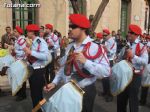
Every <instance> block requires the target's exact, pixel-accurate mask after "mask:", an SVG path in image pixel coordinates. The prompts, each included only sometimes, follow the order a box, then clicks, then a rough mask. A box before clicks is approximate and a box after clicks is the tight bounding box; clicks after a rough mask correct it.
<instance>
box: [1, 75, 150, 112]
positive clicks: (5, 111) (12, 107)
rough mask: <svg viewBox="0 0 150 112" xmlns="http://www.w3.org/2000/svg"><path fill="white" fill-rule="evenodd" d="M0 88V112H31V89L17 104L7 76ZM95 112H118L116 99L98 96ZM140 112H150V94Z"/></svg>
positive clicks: (98, 87) (98, 83)
mask: <svg viewBox="0 0 150 112" xmlns="http://www.w3.org/2000/svg"><path fill="white" fill-rule="evenodd" d="M96 86H97V90H98V92H99V91H101V90H102V89H101V82H100V81H97V83H96ZM0 87H1V88H2V89H3V91H5V96H0V112H31V108H32V106H31V98H30V90H29V89H27V96H28V97H27V99H26V100H24V101H21V102H16V101H15V97H12V96H11V92H10V86H9V85H8V80H7V77H6V76H5V77H3V78H1V77H0ZM93 112H116V98H114V100H113V102H110V103H106V102H105V101H104V98H103V97H101V96H98V95H97V96H96V100H95V104H94V111H93ZM128 112H129V111H128ZM139 112H150V94H149V96H148V104H147V105H146V106H145V107H140V111H139Z"/></svg>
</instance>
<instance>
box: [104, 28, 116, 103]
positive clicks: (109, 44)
mask: <svg viewBox="0 0 150 112" xmlns="http://www.w3.org/2000/svg"><path fill="white" fill-rule="evenodd" d="M103 38H104V46H103V47H104V49H105V51H106V52H107V57H108V59H109V62H110V66H111V67H112V66H113V61H114V58H115V56H116V51H117V44H116V42H115V40H114V39H113V38H112V37H111V36H110V31H109V30H108V29H103ZM102 84H103V91H104V93H103V95H104V96H105V100H106V102H110V101H112V100H113V97H112V95H111V93H110V81H109V77H105V78H104V79H102Z"/></svg>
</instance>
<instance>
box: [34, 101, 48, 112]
mask: <svg viewBox="0 0 150 112" xmlns="http://www.w3.org/2000/svg"><path fill="white" fill-rule="evenodd" d="M45 103H46V99H45V98H44V99H43V100H41V101H40V102H39V104H37V105H36V106H35V107H34V108H33V109H32V112H37V111H38V110H39V109H40V108H41V107H42V105H44V104H45Z"/></svg>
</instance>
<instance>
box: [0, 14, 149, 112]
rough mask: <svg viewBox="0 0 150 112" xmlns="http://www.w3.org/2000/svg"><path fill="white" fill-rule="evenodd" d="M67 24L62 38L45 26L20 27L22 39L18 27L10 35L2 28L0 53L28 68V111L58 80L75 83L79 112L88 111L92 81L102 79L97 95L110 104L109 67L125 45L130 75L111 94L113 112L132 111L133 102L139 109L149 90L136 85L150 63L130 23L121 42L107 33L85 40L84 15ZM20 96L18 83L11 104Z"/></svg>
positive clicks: (145, 41) (145, 44)
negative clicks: (124, 84) (6, 51)
mask: <svg viewBox="0 0 150 112" xmlns="http://www.w3.org/2000/svg"><path fill="white" fill-rule="evenodd" d="M69 19H70V24H69V33H68V35H67V36H63V37H62V35H61V33H60V32H58V31H57V30H54V28H53V25H51V24H46V25H44V26H40V27H39V26H38V25H36V24H29V25H28V26H26V31H27V34H26V35H24V32H23V29H22V28H21V27H20V26H16V27H15V28H14V29H13V32H12V31H11V27H9V26H7V27H6V34H4V35H3V36H2V38H1V43H0V48H1V49H10V53H11V54H12V56H14V57H15V59H16V60H26V61H27V62H28V63H29V64H30V65H31V66H32V67H33V73H32V75H31V76H30V78H29V84H30V90H31V98H32V103H33V108H34V107H35V106H36V105H37V104H38V103H39V101H41V100H42V99H43V89H44V91H46V92H50V91H51V90H52V89H54V88H55V87H56V86H57V85H58V84H59V82H60V80H62V79H63V80H64V83H67V82H68V81H70V80H71V79H73V80H75V81H76V82H77V84H78V85H79V86H80V87H81V88H82V89H83V90H84V91H85V94H84V96H83V109H82V112H92V111H93V105H94V100H95V96H96V88H95V82H96V80H97V79H98V78H101V79H102V87H103V92H102V93H99V94H100V95H102V96H103V97H104V98H105V101H106V102H111V101H113V96H112V94H111V90H110V89H111V87H110V76H111V68H112V67H113V66H114V65H115V64H116V63H117V60H118V57H119V55H120V52H121V51H122V49H123V48H124V47H127V46H128V49H127V51H126V52H127V56H126V58H125V60H127V61H129V62H130V63H131V64H132V66H133V74H134V75H133V79H132V81H131V82H130V84H129V85H128V86H127V87H126V89H125V90H124V91H123V92H121V93H120V94H119V95H117V112H127V104H128V101H129V108H130V112H138V106H139V102H140V105H145V104H146V99H147V95H148V88H149V87H141V80H142V71H143V69H144V67H145V66H147V65H148V64H149V61H150V59H149V54H150V35H148V34H145V33H144V34H142V30H141V28H140V27H139V26H137V25H134V24H131V25H129V28H128V34H127V36H126V37H122V33H121V30H118V31H117V33H116V32H115V31H112V33H111V32H110V30H109V29H108V28H106V29H103V30H102V31H101V32H98V33H94V36H92V37H91V36H90V32H89V31H90V30H89V29H90V27H91V25H90V21H89V20H88V19H87V18H86V17H85V16H83V15H80V14H72V15H70V17H69ZM72 54H73V55H72ZM122 60H123V59H122ZM45 63H47V64H45ZM62 65H64V66H62ZM18 75H19V74H18ZM120 75H121V74H120ZM140 88H141V97H140V100H139V98H138V94H139V89H140ZM26 97H27V96H26V82H24V83H23V86H22V88H21V89H20V90H19V92H18V93H17V95H16V101H22V100H24V99H26ZM41 111H42V110H39V111H38V112H41Z"/></svg>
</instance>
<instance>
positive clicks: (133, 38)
mask: <svg viewBox="0 0 150 112" xmlns="http://www.w3.org/2000/svg"><path fill="white" fill-rule="evenodd" d="M141 32H142V30H141V28H140V27H139V26H137V25H133V24H131V25H129V32H128V41H129V43H128V44H129V47H130V48H131V49H129V50H128V56H129V57H130V61H131V62H132V66H133V73H134V76H133V79H132V81H131V83H130V84H129V85H128V86H127V87H126V89H125V90H124V91H123V92H122V93H120V94H119V95H118V96H117V112H127V103H128V100H129V108H130V112H138V93H139V88H140V86H141V77H142V76H141V72H142V70H143V67H144V66H145V65H147V63H148V53H147V49H146V48H145V46H144V45H143V44H142V43H141V42H140V41H139V39H138V37H139V35H141Z"/></svg>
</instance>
